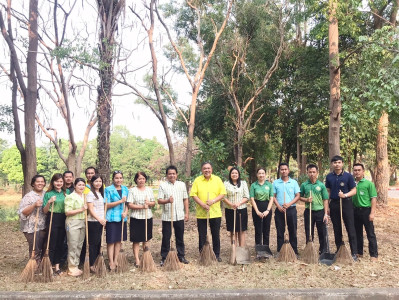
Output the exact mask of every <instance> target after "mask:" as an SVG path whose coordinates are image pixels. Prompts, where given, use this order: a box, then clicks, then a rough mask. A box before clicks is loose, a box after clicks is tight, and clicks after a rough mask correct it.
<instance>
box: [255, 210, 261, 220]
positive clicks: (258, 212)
mask: <svg viewBox="0 0 399 300" xmlns="http://www.w3.org/2000/svg"><path fill="white" fill-rule="evenodd" d="M256 214H257V215H258V217H259V218H263V213H261V212H260V211H259V210H258V211H257V212H256Z"/></svg>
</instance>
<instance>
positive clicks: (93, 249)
mask: <svg viewBox="0 0 399 300" xmlns="http://www.w3.org/2000/svg"><path fill="white" fill-rule="evenodd" d="M86 202H87V209H88V210H89V213H90V214H89V216H88V231H89V258H90V271H91V272H95V270H94V266H93V265H94V262H95V260H96V258H97V256H98V255H99V254H100V248H101V235H102V230H103V226H105V223H106V222H107V221H106V220H105V215H104V186H103V179H102V178H101V177H100V176H99V175H93V177H92V178H91V179H90V192H89V193H88V194H87V196H86Z"/></svg>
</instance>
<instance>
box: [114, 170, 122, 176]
mask: <svg viewBox="0 0 399 300" xmlns="http://www.w3.org/2000/svg"><path fill="white" fill-rule="evenodd" d="M113 174H114V175H116V174H122V171H114V173H113Z"/></svg>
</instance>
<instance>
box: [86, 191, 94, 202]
mask: <svg viewBox="0 0 399 300" xmlns="http://www.w3.org/2000/svg"><path fill="white" fill-rule="evenodd" d="M86 202H87V203H92V202H94V194H93V193H92V192H91V191H90V192H89V193H88V194H87V196H86Z"/></svg>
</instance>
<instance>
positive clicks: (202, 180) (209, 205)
mask: <svg viewBox="0 0 399 300" xmlns="http://www.w3.org/2000/svg"><path fill="white" fill-rule="evenodd" d="M212 171H213V170H212V165H211V163H210V162H205V163H203V164H202V166H201V172H202V175H201V176H198V177H197V178H196V179H195V180H194V182H193V186H192V188H191V192H190V196H191V197H193V199H194V201H195V203H196V216H197V226H198V238H199V241H198V244H199V251H200V252H201V250H202V247H203V246H204V244H205V241H206V234H207V230H208V228H207V216H208V214H209V227H210V229H211V235H212V246H213V252H214V253H215V255H216V258H217V260H218V262H221V261H222V258H221V257H220V225H221V221H222V210H221V209H220V200H222V199H223V198H224V196H225V195H226V194H227V193H226V188H225V187H224V184H223V181H222V180H221V179H220V177H218V176H216V175H213V174H212Z"/></svg>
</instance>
